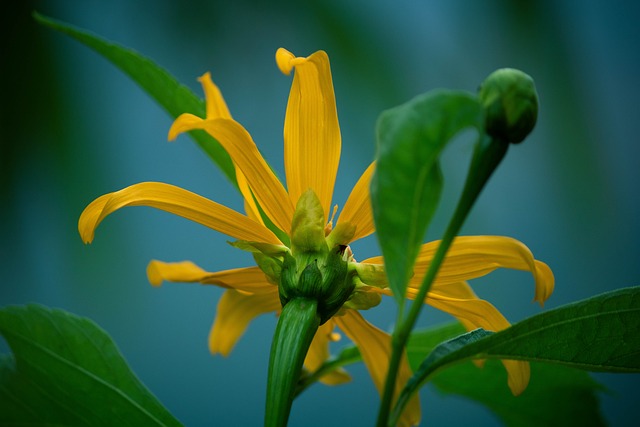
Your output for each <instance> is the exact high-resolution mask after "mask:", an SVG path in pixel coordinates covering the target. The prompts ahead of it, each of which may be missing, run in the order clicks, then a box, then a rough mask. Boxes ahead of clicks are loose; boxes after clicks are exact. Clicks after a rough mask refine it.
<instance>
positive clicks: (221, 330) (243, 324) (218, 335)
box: [209, 286, 280, 356]
mask: <svg viewBox="0 0 640 427" xmlns="http://www.w3.org/2000/svg"><path fill="white" fill-rule="evenodd" d="M279 309H280V298H279V297H278V288H277V287H275V286H273V291H272V292H269V293H264V294H256V295H244V294H242V293H240V292H236V291H234V290H228V291H226V292H225V293H224V294H223V295H222V298H220V301H219V302H218V309H217V310H216V319H215V320H214V322H213V327H212V328H211V332H210V333H209V351H211V353H213V354H217V353H220V354H222V355H223V356H228V355H229V353H230V352H231V350H233V347H234V346H235V344H236V342H238V339H240V337H241V336H242V335H243V334H244V332H245V331H246V329H247V326H249V323H250V322H251V321H252V320H253V319H254V318H255V317H257V316H259V315H261V314H263V313H269V312H272V311H273V312H275V311H277V310H279Z"/></svg>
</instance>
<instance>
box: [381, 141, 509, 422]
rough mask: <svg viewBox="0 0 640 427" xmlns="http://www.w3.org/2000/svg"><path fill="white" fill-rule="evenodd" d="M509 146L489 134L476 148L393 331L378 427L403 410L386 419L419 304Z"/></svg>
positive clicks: (391, 420) (400, 408)
mask: <svg viewBox="0 0 640 427" xmlns="http://www.w3.org/2000/svg"><path fill="white" fill-rule="evenodd" d="M508 146H509V143H508V142H506V141H503V140H498V139H494V138H491V137H490V136H488V135H483V136H482V137H481V139H480V141H478V144H477V145H476V148H475V151H474V153H473V158H472V160H471V165H470V167H469V173H468V175H467V179H466V182H465V186H464V189H463V191H462V195H461V196H460V200H459V201H458V205H457V207H456V210H455V212H454V214H453V217H452V218H451V221H450V222H449V225H448V227H447V229H446V231H445V233H444V235H443V237H442V240H441V242H440V245H439V246H438V250H437V251H436V253H435V255H434V257H433V260H432V261H431V264H430V265H429V269H428V270H427V273H426V275H425V277H424V279H423V280H422V284H421V285H420V290H419V291H418V294H417V296H416V298H415V301H414V302H413V303H412V304H411V309H410V310H409V313H408V314H407V317H406V318H405V319H404V321H402V322H401V323H399V324H398V327H397V328H396V329H395V330H394V332H393V335H392V339H391V345H392V353H391V360H390V361H389V371H388V373H387V378H386V382H385V387H384V392H383V394H382V401H381V403H380V411H379V412H378V423H377V425H378V427H385V426H387V425H390V426H393V425H396V424H397V422H398V419H399V417H400V415H401V414H402V410H403V409H404V404H405V403H406V402H407V401H404V402H403V404H402V407H396V408H395V409H394V412H393V417H392V418H391V419H389V413H390V410H391V403H392V399H393V395H394V392H395V384H396V378H397V375H398V368H399V366H400V361H401V360H402V355H403V351H404V348H405V346H406V344H407V340H408V339H409V334H410V333H411V330H412V329H413V327H414V325H415V323H416V320H417V319H418V315H419V314H420V310H421V309H422V305H423V303H424V299H425V297H426V296H427V292H429V289H430V288H431V285H432V283H433V280H434V279H435V278H436V275H437V274H438V271H439V269H440V266H441V265H442V262H443V261H444V258H445V256H446V254H447V251H448V250H449V247H450V246H451V243H452V242H453V239H454V238H455V237H456V235H457V234H458V232H459V231H460V228H461V227H462V224H463V223H464V221H465V219H466V217H467V215H468V213H469V211H470V210H471V207H472V206H473V204H474V203H475V201H476V199H477V198H478V195H479V194H480V192H481V191H482V188H483V187H484V185H485V184H486V182H487V181H488V179H489V177H490V176H491V174H492V173H493V171H494V170H495V169H496V167H497V166H498V165H499V164H500V161H501V160H502V159H503V157H504V155H505V153H506V152H507V148H508Z"/></svg>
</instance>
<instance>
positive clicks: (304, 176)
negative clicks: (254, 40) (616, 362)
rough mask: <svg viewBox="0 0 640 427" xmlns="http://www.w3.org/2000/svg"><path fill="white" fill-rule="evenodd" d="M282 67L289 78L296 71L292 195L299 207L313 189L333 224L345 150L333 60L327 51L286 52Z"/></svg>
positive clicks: (290, 125) (290, 120) (288, 160)
mask: <svg viewBox="0 0 640 427" xmlns="http://www.w3.org/2000/svg"><path fill="white" fill-rule="evenodd" d="M276 62H277V64H278V67H280V70H281V71H282V72H283V73H285V74H289V73H290V72H291V70H292V69H293V68H295V73H294V76H293V83H292V85H291V92H290V94H289V102H288V104H287V112H286V117H285V121H284V164H285V171H286V176H287V189H288V190H289V195H290V196H291V200H292V203H293V204H295V203H296V202H297V201H298V198H299V197H300V195H301V194H302V193H303V192H305V191H307V190H308V189H309V188H311V189H313V190H314V191H315V192H316V194H317V195H318V197H319V198H320V201H321V204H322V208H323V209H324V214H325V222H327V220H328V215H329V212H330V209H331V198H332V196H333V186H334V184H335V180H336V174H337V172H338V163H339V161H340V149H341V139H340V127H339V125H338V114H337V110H336V100H335V94H334V91H333V82H332V79H331V68H330V66H329V57H328V56H327V54H326V53H325V52H323V51H318V52H316V53H314V54H312V55H311V56H309V57H307V58H301V57H295V56H294V55H293V54H292V53H291V52H288V51H287V50H285V49H282V48H280V49H278V51H277V52H276Z"/></svg>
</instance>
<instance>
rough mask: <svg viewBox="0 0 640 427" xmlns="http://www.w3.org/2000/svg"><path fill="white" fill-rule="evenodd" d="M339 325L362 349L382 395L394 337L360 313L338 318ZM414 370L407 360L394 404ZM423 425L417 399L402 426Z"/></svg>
mask: <svg viewBox="0 0 640 427" xmlns="http://www.w3.org/2000/svg"><path fill="white" fill-rule="evenodd" d="M334 319H335V321H336V324H337V325H338V327H339V328H340V329H342V330H343V331H344V333H345V334H346V335H347V336H348V337H349V339H350V340H351V341H353V342H354V343H355V344H356V345H357V346H358V349H360V354H362V359H363V360H364V363H365V365H366V366H367V369H368V370H369V374H370V375H371V378H372V379H373V383H374V384H375V386H376V388H377V389H378V392H379V393H380V394H382V391H383V388H384V382H385V378H386V376H387V371H388V370H389V360H390V359H391V337H390V336H389V334H387V333H385V332H383V331H381V330H380V329H378V328H376V327H375V326H373V325H371V324H370V323H369V322H367V321H366V320H365V319H364V318H363V317H362V315H360V313H359V312H357V311H355V310H344V314H343V315H342V316H335V317H334ZM411 375H412V373H411V368H410V367H409V363H408V362H407V360H406V357H403V359H402V362H401V364H400V369H399V370H398V379H397V381H396V391H395V395H394V398H393V400H394V401H395V400H396V399H397V397H398V394H399V392H400V390H401V389H402V387H403V386H404V384H406V382H407V381H408V380H409V378H411ZM419 422H420V401H419V399H418V396H415V397H414V398H413V399H411V401H410V402H409V403H408V404H407V407H406V408H405V410H404V413H403V414H402V417H401V419H400V424H401V425H405V426H412V425H417V424H418V423H419Z"/></svg>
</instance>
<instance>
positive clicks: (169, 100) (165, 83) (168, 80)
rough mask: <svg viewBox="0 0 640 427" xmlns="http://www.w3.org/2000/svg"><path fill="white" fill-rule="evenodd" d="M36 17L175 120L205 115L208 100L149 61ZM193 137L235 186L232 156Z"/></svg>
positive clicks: (201, 135) (204, 137) (205, 138)
mask: <svg viewBox="0 0 640 427" xmlns="http://www.w3.org/2000/svg"><path fill="white" fill-rule="evenodd" d="M33 16H34V18H35V19H36V21H38V22H39V23H41V24H43V25H46V26H47V27H49V28H53V29H54V30H57V31H60V32H61V33H64V34H67V35H68V36H71V37H72V38H74V39H76V40H77V41H79V42H80V43H82V44H84V45H86V46H88V47H90V48H91V49H93V50H94V51H96V52H97V53H99V54H100V55H102V56H103V57H105V58H106V59H107V60H109V61H110V62H111V63H112V64H114V65H115V66H116V67H118V68H120V70H122V71H123V72H124V73H125V74H127V75H128V76H129V77H131V79H132V80H133V81H135V82H136V83H137V84H138V85H140V87H142V89H144V90H145V91H146V92H147V93H148V94H149V95H151V97H152V98H153V99H155V100H156V102H158V104H160V105H161V106H162V107H164V109H165V110H166V111H167V112H168V113H169V114H170V115H171V117H173V118H176V117H178V116H179V115H180V114H182V113H191V114H195V115H196V116H199V117H204V116H205V104H204V101H203V100H202V99H201V98H199V97H198V96H196V95H195V94H194V93H193V92H192V91H191V90H190V89H189V88H188V87H186V86H184V85H182V84H180V82H178V81H177V80H176V79H175V77H173V76H172V75H171V74H169V72H167V71H166V70H165V69H163V68H162V67H160V66H158V65H157V64H156V63H154V62H153V61H151V60H150V59H149V58H146V57H144V56H142V55H140V54H139V53H137V52H135V51H134V50H132V49H128V48H126V47H124V46H120V45H118V44H116V43H112V42H109V41H107V40H105V39H103V38H101V37H98V36H96V35H95V34H92V33H90V32H88V31H85V30H81V29H79V28H76V27H74V26H72V25H69V24H66V23H64V22H61V21H58V20H55V19H51V18H48V17H46V16H43V15H41V14H39V13H34V14H33ZM189 134H190V135H191V136H192V137H193V138H194V140H195V141H196V143H198V145H199V146H200V147H201V148H202V149H203V150H204V151H205V152H206V153H207V154H208V155H209V157H211V158H212V159H213V160H214V162H215V163H216V164H217V165H218V166H219V167H220V169H221V170H222V172H223V173H224V174H225V175H226V176H227V178H229V180H230V181H231V182H232V183H234V184H235V183H236V175H235V169H234V167H233V163H232V162H231V158H230V157H229V154H227V152H226V151H225V150H224V148H222V146H221V145H220V144H219V143H218V141H216V140H215V139H214V138H213V137H211V136H210V135H208V134H207V133H206V132H204V131H192V132H190V133H189Z"/></svg>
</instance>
